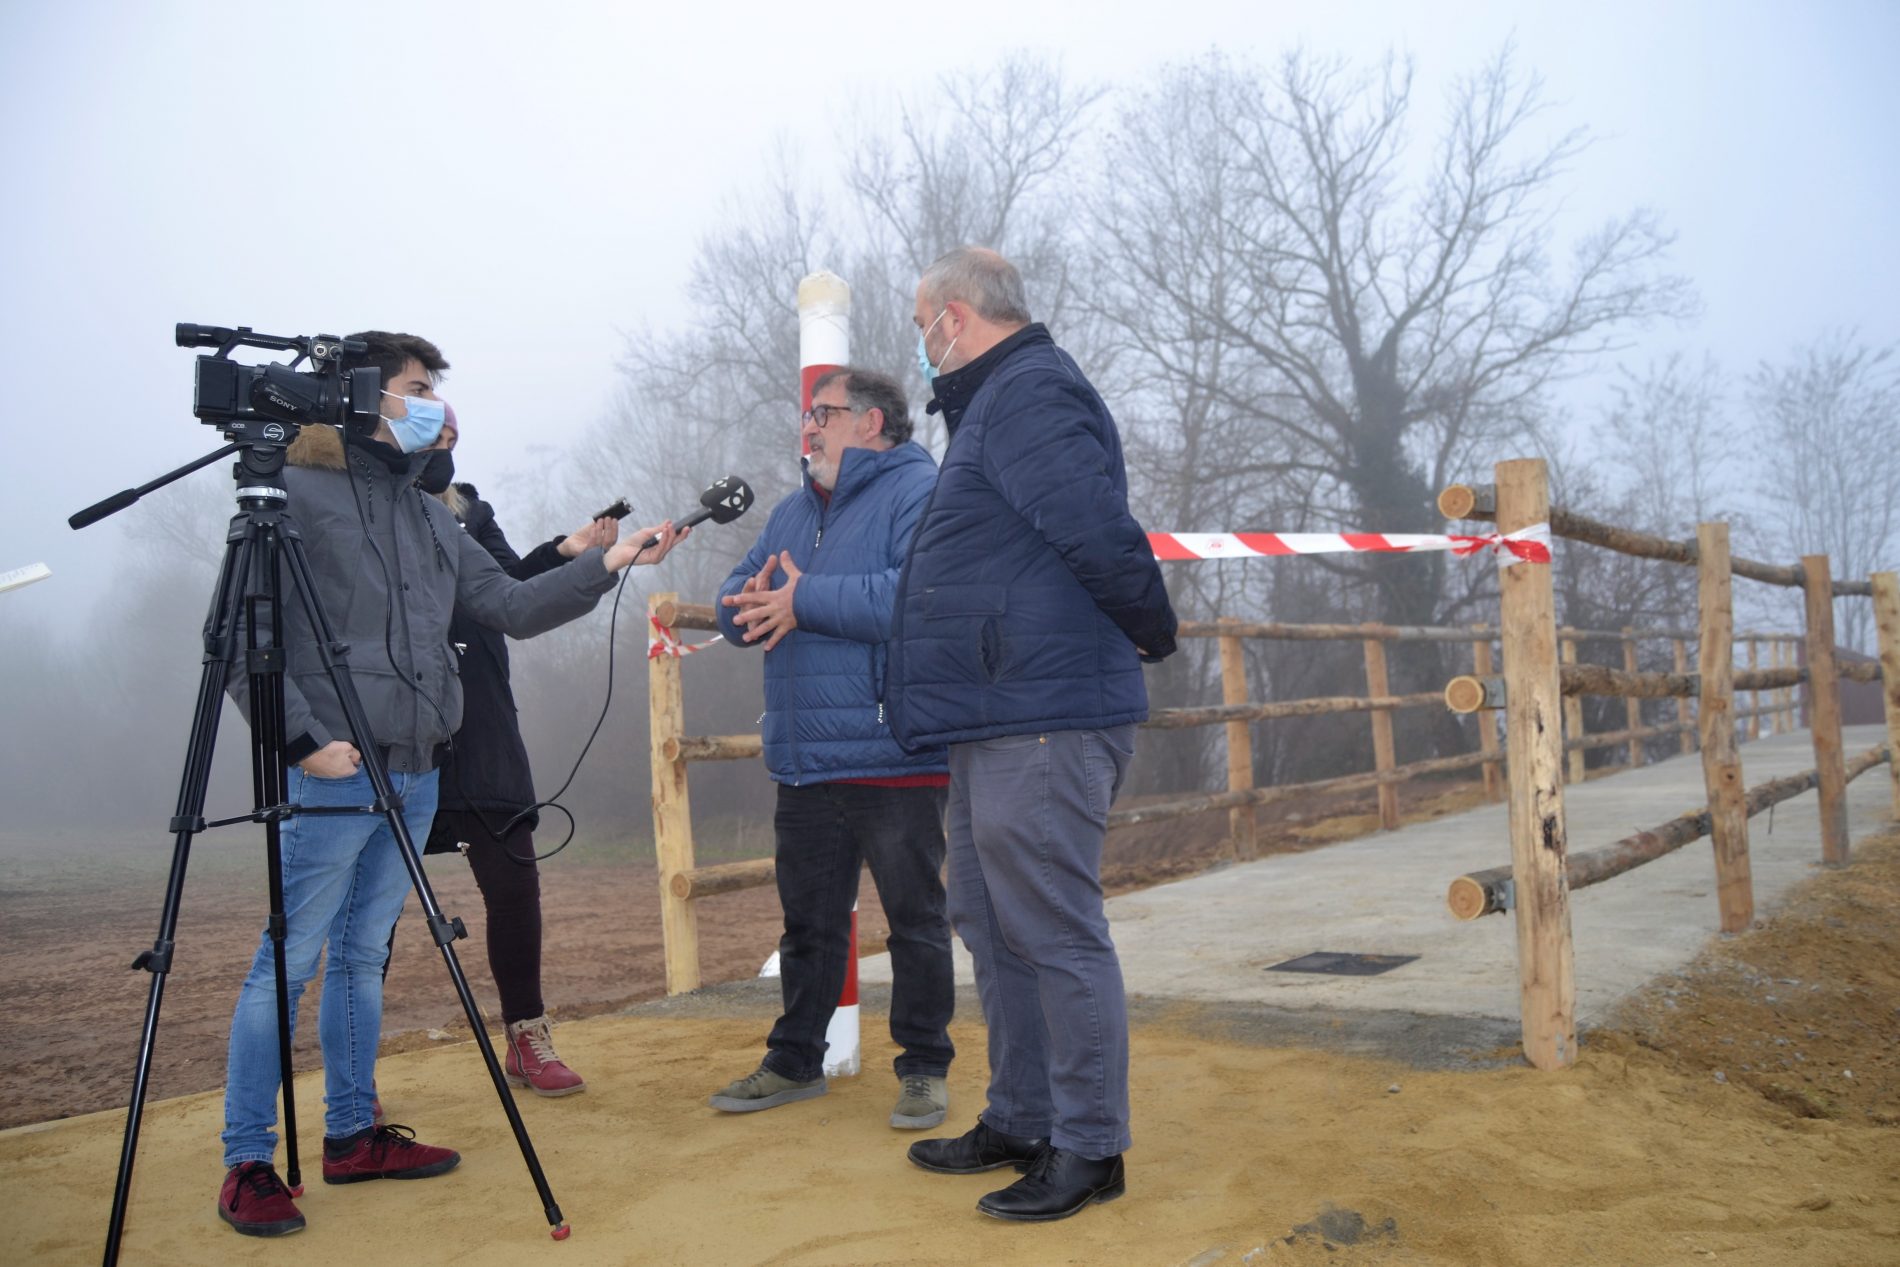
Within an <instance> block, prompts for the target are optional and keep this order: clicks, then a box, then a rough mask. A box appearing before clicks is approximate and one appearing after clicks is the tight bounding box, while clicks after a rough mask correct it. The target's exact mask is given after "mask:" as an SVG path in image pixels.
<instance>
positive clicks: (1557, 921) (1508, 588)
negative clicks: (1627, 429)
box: [1497, 458, 1577, 1069]
mask: <svg viewBox="0 0 1900 1267" xmlns="http://www.w3.org/2000/svg"><path fill="white" fill-rule="evenodd" d="M1497 498H1498V501H1497V524H1498V531H1499V532H1517V531H1519V530H1521V529H1524V528H1528V527H1530V526H1531V525H1532V524H1538V523H1547V522H1549V520H1550V485H1549V482H1548V478H1547V476H1546V473H1545V467H1544V463H1543V462H1541V461H1539V460H1537V459H1534V458H1531V459H1522V460H1518V461H1513V462H1500V463H1498V466H1497ZM1498 588H1499V591H1500V606H1501V609H1502V620H1501V622H1500V623H1501V625H1502V633H1503V644H1504V682H1505V710H1504V711H1505V743H1506V744H1507V745H1508V747H1507V751H1508V760H1507V763H1506V765H1505V776H1506V779H1507V781H1508V782H1509V784H1510V824H1511V872H1512V877H1513V881H1512V882H1513V888H1514V900H1513V904H1514V906H1515V908H1516V909H1515V911H1514V915H1515V916H1516V921H1517V968H1518V1005H1519V1010H1520V1016H1521V1020H1522V1029H1523V1035H1524V1056H1525V1058H1526V1059H1527V1060H1529V1061H1530V1063H1531V1064H1533V1065H1535V1066H1536V1067H1537V1068H1539V1069H1562V1068H1566V1067H1568V1066H1569V1065H1571V1064H1574V1063H1575V1062H1576V1058H1577V985H1576V975H1575V972H1576V963H1575V950H1574V948H1573V947H1572V945H1571V940H1570V886H1569V878H1568V875H1567V873H1566V867H1567V863H1568V859H1567V856H1566V855H1567V853H1568V831H1567V829H1566V827H1565V824H1564V787H1563V752H1564V747H1563V735H1564V732H1563V726H1562V721H1561V719H1562V717H1563V695H1562V693H1561V690H1560V688H1559V687H1558V684H1557V602H1556V594H1555V590H1554V587H1553V585H1552V581H1551V567H1550V565H1548V564H1543V563H1512V564H1506V565H1504V566H1501V567H1499V569H1498Z"/></svg>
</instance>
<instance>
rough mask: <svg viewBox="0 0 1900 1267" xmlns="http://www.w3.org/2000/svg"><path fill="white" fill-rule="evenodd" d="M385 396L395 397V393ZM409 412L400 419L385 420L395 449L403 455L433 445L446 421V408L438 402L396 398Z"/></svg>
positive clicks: (404, 397) (414, 398)
mask: <svg viewBox="0 0 1900 1267" xmlns="http://www.w3.org/2000/svg"><path fill="white" fill-rule="evenodd" d="M383 395H385V396H396V393H395V392H384V393H383ZM396 399H397V400H400V401H401V402H402V403H403V405H404V406H405V407H406V408H407V409H408V410H409V412H408V413H406V414H404V415H403V416H402V417H400V418H385V419H384V420H383V421H385V422H387V423H388V424H389V430H390V433H391V434H392V435H394V436H395V437H396V447H397V448H399V449H401V450H402V451H403V452H404V453H417V452H420V451H421V450H423V449H426V448H428V447H429V446H430V445H432V444H434V443H435V440H436V437H437V436H439V435H441V434H442V425H443V424H444V423H445V422H447V421H448V417H449V414H448V406H447V405H444V404H443V403H442V402H441V401H439V400H428V399H426V398H424V397H422V396H396Z"/></svg>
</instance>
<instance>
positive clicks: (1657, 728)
mask: <svg viewBox="0 0 1900 1267" xmlns="http://www.w3.org/2000/svg"><path fill="white" fill-rule="evenodd" d="M1695 728H1696V723H1695V722H1693V721H1671V722H1659V723H1657V724H1656V725H1654V726H1637V727H1635V728H1634V729H1631V730H1605V731H1601V732H1599V733H1597V734H1594V735H1579V736H1577V737H1576V738H1575V739H1566V740H1564V751H1565V752H1591V751H1594V750H1596V749H1598V748H1617V747H1621V746H1622V745H1623V744H1626V743H1629V742H1630V741H1631V740H1633V739H1656V738H1660V737H1661V736H1663V735H1679V734H1681V733H1682V732H1683V731H1685V730H1694V729H1695ZM1619 768H1620V767H1619Z"/></svg>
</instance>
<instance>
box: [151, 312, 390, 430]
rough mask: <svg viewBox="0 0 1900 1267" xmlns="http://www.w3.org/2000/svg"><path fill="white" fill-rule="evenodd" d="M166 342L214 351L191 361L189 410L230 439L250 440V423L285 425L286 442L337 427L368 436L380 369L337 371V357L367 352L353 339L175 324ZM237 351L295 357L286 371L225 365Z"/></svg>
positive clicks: (273, 367)
mask: <svg viewBox="0 0 1900 1267" xmlns="http://www.w3.org/2000/svg"><path fill="white" fill-rule="evenodd" d="M174 338H175V339H176V341H177V343H178V346H179V347H181V348H209V347H215V348H217V349H218V350H217V352H216V353H215V354H213V355H211V356H201V357H199V358H198V376H197V380H196V382H195V384H194V387H193V391H192V404H191V411H192V413H194V414H196V415H197V416H198V418H199V419H200V420H201V421H203V422H205V423H208V424H210V425H211V426H214V427H217V428H219V429H220V430H222V431H224V432H226V433H227V434H230V435H231V436H232V438H233V439H236V438H239V436H240V435H250V434H255V433H256V431H257V428H255V427H254V426H253V424H255V423H271V422H275V423H289V424H292V425H291V427H290V428H289V435H288V436H286V437H285V438H286V440H287V439H288V438H289V437H290V436H294V435H295V433H296V427H297V426H301V425H307V424H313V423H321V424H323V425H325V426H331V427H342V428H344V429H345V430H347V431H350V432H353V433H354V434H356V435H361V436H368V435H373V434H375V431H376V424H377V420H378V418H379V417H380V415H381V413H382V410H381V407H380V404H381V399H382V389H383V374H382V371H381V370H379V369H377V368H376V367H375V366H373V365H367V366H360V367H358V368H356V369H353V370H350V371H349V372H348V373H345V372H344V370H343V355H344V353H346V352H363V351H367V350H368V345H366V344H364V343H362V342H360V341H357V340H352V339H339V338H337V337H336V336H335V335H329V334H319V335H315V336H299V337H296V338H280V337H279V336H277V335H271V334H256V333H253V332H252V330H251V328H250V327H249V326H238V327H237V328H236V329H232V328H230V327H227V326H199V325H192V324H190V323H189V322H183V321H181V322H179V323H178V327H177V330H176V332H175V335H174ZM239 347H253V348H272V349H277V350H283V351H295V352H296V353H297V355H296V356H295V357H294V358H292V359H291V361H290V363H289V364H287V365H286V364H281V363H278V362H272V363H270V364H267V365H245V364H242V363H241V362H238V361H233V360H232V359H231V352H232V351H233V350H234V349H236V348H239ZM306 358H308V360H309V361H310V365H311V368H310V369H308V370H299V369H298V368H297V366H298V364H299V363H301V362H302V361H304V360H305V359H306ZM280 434H281V431H280ZM272 438H273V439H275V438H276V437H275V436H273V437H272Z"/></svg>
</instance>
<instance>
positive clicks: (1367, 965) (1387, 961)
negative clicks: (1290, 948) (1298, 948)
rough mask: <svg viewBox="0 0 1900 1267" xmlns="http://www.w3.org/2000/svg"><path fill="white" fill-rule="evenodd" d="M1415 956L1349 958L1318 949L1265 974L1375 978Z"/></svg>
mask: <svg viewBox="0 0 1900 1267" xmlns="http://www.w3.org/2000/svg"><path fill="white" fill-rule="evenodd" d="M1416 958H1418V956H1417V955H1349V954H1342V953H1340V952H1338V951H1333V950H1319V951H1315V952H1314V953H1312V954H1310V955H1301V956H1300V957H1299V958H1298V959H1289V960H1287V961H1286V962H1285V963H1276V964H1272V965H1270V966H1269V967H1268V968H1267V971H1268V972H1323V973H1326V974H1327V975H1328V976H1335V977H1376V976H1378V975H1379V974H1380V973H1381V972H1390V971H1392V969H1394V968H1397V967H1399V966H1401V965H1403V964H1408V963H1411V962H1412V961H1413V960H1414V959H1416Z"/></svg>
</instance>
